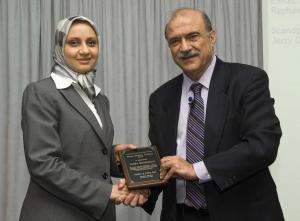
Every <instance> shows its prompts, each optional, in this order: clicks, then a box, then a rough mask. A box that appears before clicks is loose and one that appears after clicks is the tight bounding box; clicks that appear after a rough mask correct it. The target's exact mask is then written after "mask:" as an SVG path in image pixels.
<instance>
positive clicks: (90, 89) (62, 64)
mask: <svg viewBox="0 0 300 221" xmlns="http://www.w3.org/2000/svg"><path fill="white" fill-rule="evenodd" d="M78 20H80V21H85V22H88V23H89V24H90V26H91V27H92V28H93V30H94V31H95V33H96V35H97V38H98V42H100V39H99V35H98V31H97V28H96V26H95V24H94V22H92V21H91V20H90V19H88V18H86V17H83V16H74V17H69V18H65V19H63V20H61V21H59V22H58V24H57V27H56V30H55V46H54V52H53V60H54V66H53V68H52V71H53V72H55V73H56V74H60V75H63V76H65V77H68V78H71V79H73V80H74V81H75V82H77V83H78V84H79V85H80V86H81V88H82V89H83V91H84V92H85V93H86V94H87V95H88V97H89V98H90V99H91V101H92V102H94V100H95V88H94V81H95V76H96V69H93V70H91V71H90V72H88V73H86V74H80V73H76V72H75V71H73V70H72V69H70V68H69V66H68V64H67V63H66V60H65V56H64V47H65V43H66V38H67V35H68V33H69V30H70V27H71V25H72V23H73V22H74V21H78Z"/></svg>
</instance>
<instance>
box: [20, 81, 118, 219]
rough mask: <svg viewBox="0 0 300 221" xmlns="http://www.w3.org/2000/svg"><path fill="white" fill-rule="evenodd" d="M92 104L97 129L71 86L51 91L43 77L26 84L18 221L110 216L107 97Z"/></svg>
mask: <svg viewBox="0 0 300 221" xmlns="http://www.w3.org/2000/svg"><path fill="white" fill-rule="evenodd" d="M95 106H96V107H97V109H98V112H99V114H100V117H101V120H102V123H103V129H101V128H100V126H99V124H98V122H97V120H96V118H95V116H94V115H93V113H92V112H91V110H90V109H89V108H88V106H87V105H86V104H85V103H84V101H83V100H82V98H81V97H80V95H79V94H78V93H77V92H76V90H75V89H74V87H73V86H70V87H68V88H66V89H61V90H57V89H56V87H55V84H54V82H53V80H52V79H51V78H47V79H44V80H41V81H39V82H37V83H32V84H30V85H29V86H28V87H27V88H26V90H25V92H24V95H23V104H22V129H23V138H24V148H25V157H26V161H27V166H28V169H29V173H30V175H31V178H30V184H29V187H28V191H27V194H26V197H25V200H24V203H23V207H22V211H21V215H20V220H21V221H42V220H43V221H71V220H72V221H94V220H112V221H113V220H115V206H114V204H113V203H112V202H111V201H110V200H109V198H110V193H111V189H112V186H111V185H112V183H111V179H110V176H111V172H113V171H114V173H117V168H116V167H114V165H116V164H115V162H112V163H111V161H113V160H114V157H113V156H114V154H113V151H112V141H113V134H114V132H113V125H112V122H111V119H110V115H109V103H108V100H107V98H106V97H105V96H103V95H101V94H99V95H98V96H97V97H96V101H95Z"/></svg>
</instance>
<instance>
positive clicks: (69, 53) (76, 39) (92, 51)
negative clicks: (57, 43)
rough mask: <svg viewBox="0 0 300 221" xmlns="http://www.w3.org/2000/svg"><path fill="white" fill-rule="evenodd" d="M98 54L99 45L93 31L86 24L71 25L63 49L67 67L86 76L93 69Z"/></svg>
mask: <svg viewBox="0 0 300 221" xmlns="http://www.w3.org/2000/svg"><path fill="white" fill-rule="evenodd" d="M98 54H99V45H98V39H97V36H96V33H95V31H94V30H93V29H92V28H91V27H90V26H89V25H88V24H87V23H76V24H73V25H72V26H71V28H70V30H69V33H68V35H67V39H66V43H65V47H64V56H65V61H66V63H67V64H68V66H69V67H70V68H71V69H72V70H73V71H75V72H77V73H80V74H86V73H88V72H89V71H91V70H92V69H93V68H94V67H95V65H96V63H97V58H98Z"/></svg>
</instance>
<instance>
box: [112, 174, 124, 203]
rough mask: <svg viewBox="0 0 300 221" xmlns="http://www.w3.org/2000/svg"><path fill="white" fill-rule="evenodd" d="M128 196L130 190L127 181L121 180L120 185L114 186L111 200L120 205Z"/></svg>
mask: <svg viewBox="0 0 300 221" xmlns="http://www.w3.org/2000/svg"><path fill="white" fill-rule="evenodd" d="M127 195H128V188H127V186H126V185H125V180H124V179H120V180H119V182H118V184H114V185H113V187H112V191H111V194H110V199H111V200H112V201H113V202H114V203H115V204H120V203H122V202H123V201H124V200H125V199H126V197H127Z"/></svg>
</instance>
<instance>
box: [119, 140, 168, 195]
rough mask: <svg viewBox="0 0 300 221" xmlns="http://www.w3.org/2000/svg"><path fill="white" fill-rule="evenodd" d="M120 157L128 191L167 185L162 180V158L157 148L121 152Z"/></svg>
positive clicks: (140, 148) (141, 148)
mask: <svg viewBox="0 0 300 221" xmlns="http://www.w3.org/2000/svg"><path fill="white" fill-rule="evenodd" d="M118 157H119V162H120V165H121V167H122V169H123V172H124V176H125V180H126V184H127V186H128V189H143V188H148V187H152V186H158V185H163V184H165V183H166V182H164V181H163V180H161V179H160V157H159V154H158V152H157V149H156V147H155V146H150V147H139V148H137V149H134V150H123V151H119V152H118ZM117 161H118V159H117Z"/></svg>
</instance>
